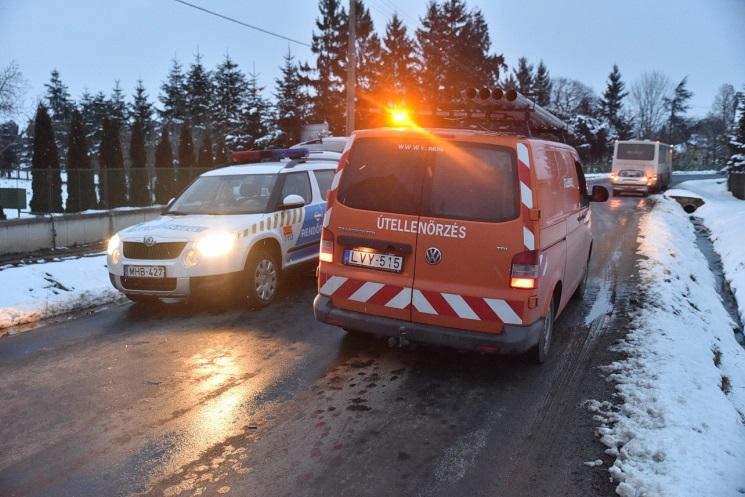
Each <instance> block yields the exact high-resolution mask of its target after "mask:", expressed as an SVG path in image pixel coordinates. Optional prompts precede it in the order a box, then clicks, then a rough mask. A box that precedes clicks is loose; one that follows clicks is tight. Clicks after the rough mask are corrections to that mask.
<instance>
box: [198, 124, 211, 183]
mask: <svg viewBox="0 0 745 497" xmlns="http://www.w3.org/2000/svg"><path fill="white" fill-rule="evenodd" d="M214 165H215V160H214V158H213V155H212V137H211V136H210V132H209V130H205V132H204V133H202V145H201V146H200V147H199V154H198V157H197V167H199V169H200V171H199V172H200V173H201V172H202V170H207V169H211V168H212V167H214Z"/></svg>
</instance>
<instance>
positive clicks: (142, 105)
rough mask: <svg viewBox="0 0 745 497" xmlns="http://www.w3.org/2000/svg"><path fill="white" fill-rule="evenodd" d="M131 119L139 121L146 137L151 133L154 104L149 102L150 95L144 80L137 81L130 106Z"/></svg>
mask: <svg viewBox="0 0 745 497" xmlns="http://www.w3.org/2000/svg"><path fill="white" fill-rule="evenodd" d="M129 117H130V118H131V119H132V121H133V122H137V121H139V122H140V124H142V129H143V131H144V132H145V136H147V135H148V134H149V133H150V130H151V129H152V125H153V104H152V103H150V101H149V100H148V95H147V92H146V90H145V85H143V83H142V80H141V79H138V80H137V86H136V87H135V93H134V95H133V97H132V103H131V104H130V106H129Z"/></svg>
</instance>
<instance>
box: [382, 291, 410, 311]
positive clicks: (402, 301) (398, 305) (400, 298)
mask: <svg viewBox="0 0 745 497" xmlns="http://www.w3.org/2000/svg"><path fill="white" fill-rule="evenodd" d="M409 304H411V288H402V289H401V291H400V292H398V294H396V296H395V297H393V298H392V299H391V300H389V301H388V302H386V304H385V306H386V307H392V308H393V309H403V308H404V307H406V306H407V305H409Z"/></svg>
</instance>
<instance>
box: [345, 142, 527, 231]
mask: <svg viewBox="0 0 745 497" xmlns="http://www.w3.org/2000/svg"><path fill="white" fill-rule="evenodd" d="M337 199H338V200H339V201H340V202H341V203H343V204H344V205H346V206H348V207H352V208H355V209H364V210H370V211H379V212H393V213H398V214H410V215H420V216H428V217H438V218H448V219H462V220H473V221H490V222H498V221H506V220H509V219H514V218H516V217H517V215H518V213H519V208H518V204H517V201H518V198H517V170H516V163H515V159H514V152H512V151H510V150H509V149H507V148H503V147H494V146H489V145H484V144H473V143H465V142H447V141H438V142H432V141H422V140H418V139H410V138H407V137H401V138H398V137H396V138H386V139H382V138H374V139H370V138H364V139H360V140H357V141H355V143H354V145H353V146H352V150H351V152H350V158H349V164H348V165H347V166H346V168H345V170H344V174H343V175H342V180H341V184H340V185H339V191H338V195H337Z"/></svg>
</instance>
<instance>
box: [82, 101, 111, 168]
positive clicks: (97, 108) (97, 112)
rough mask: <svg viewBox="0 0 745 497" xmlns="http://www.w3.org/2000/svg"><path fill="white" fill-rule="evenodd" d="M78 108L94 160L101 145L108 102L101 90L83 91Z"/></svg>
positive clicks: (107, 112)
mask: <svg viewBox="0 0 745 497" xmlns="http://www.w3.org/2000/svg"><path fill="white" fill-rule="evenodd" d="M80 108H81V113H82V114H83V127H84V129H85V137H86V140H87V141H88V146H89V152H90V157H91V158H92V159H93V160H96V158H97V157H98V156H99V153H98V152H99V149H100V147H101V138H102V136H101V135H102V133H103V120H104V118H105V117H107V116H108V114H109V103H108V101H107V99H106V95H104V94H103V92H98V93H97V94H95V95H91V94H90V93H88V92H85V93H83V97H82V99H81V101H80Z"/></svg>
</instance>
